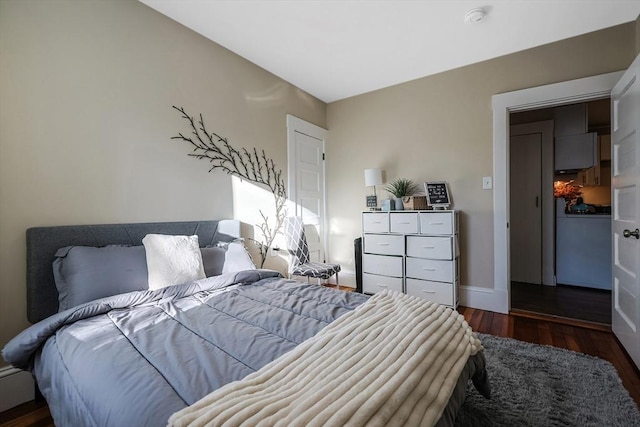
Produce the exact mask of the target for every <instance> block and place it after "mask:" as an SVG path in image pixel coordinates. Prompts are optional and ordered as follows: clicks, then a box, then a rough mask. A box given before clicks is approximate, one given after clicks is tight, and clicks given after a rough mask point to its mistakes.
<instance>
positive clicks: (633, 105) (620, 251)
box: [611, 55, 640, 368]
mask: <svg viewBox="0 0 640 427" xmlns="http://www.w3.org/2000/svg"><path fill="white" fill-rule="evenodd" d="M611 131H612V135H611V162H612V165H611V174H612V181H611V202H612V206H611V209H612V216H611V221H612V222H611V234H612V236H611V239H612V250H613V252H612V260H613V268H612V284H613V289H612V298H611V299H612V316H613V319H612V329H613V332H614V334H615V335H616V336H617V337H618V339H619V340H620V342H621V343H622V345H623V346H624V348H625V349H626V350H627V352H628V353H629V355H630V356H631V358H632V359H633V361H634V362H635V364H636V366H638V367H639V368H640V239H639V237H640V236H638V233H639V232H638V229H639V228H640V55H639V56H638V57H636V59H635V61H633V64H631V67H629V69H628V70H627V71H626V72H625V73H624V75H623V76H622V78H621V79H620V81H619V82H618V83H617V84H616V85H615V87H614V88H613V91H612V92H611Z"/></svg>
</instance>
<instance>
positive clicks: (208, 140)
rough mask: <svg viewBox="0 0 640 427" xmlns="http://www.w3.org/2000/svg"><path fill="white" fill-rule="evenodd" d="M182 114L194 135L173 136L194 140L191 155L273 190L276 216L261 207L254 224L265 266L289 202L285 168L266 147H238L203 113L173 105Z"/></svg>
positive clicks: (262, 263)
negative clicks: (208, 122) (206, 120)
mask: <svg viewBox="0 0 640 427" xmlns="http://www.w3.org/2000/svg"><path fill="white" fill-rule="evenodd" d="M173 108H174V109H175V110H177V111H178V112H180V114H182V118H184V119H186V120H187V121H188V122H189V126H190V127H191V135H189V136H185V135H183V134H182V133H178V135H177V136H173V137H171V139H178V140H181V141H185V142H188V143H189V144H191V147H192V149H193V152H191V153H189V154H188V155H189V156H191V157H195V158H197V159H201V160H208V161H209V165H210V166H211V167H210V168H209V172H212V171H214V170H216V169H220V170H222V171H224V172H226V173H227V174H229V175H233V176H237V177H238V178H241V179H245V180H247V181H250V182H253V183H256V184H259V185H262V186H266V187H267V188H268V189H269V190H270V191H271V193H272V194H273V199H274V205H275V218H274V219H273V221H271V220H270V219H269V217H268V215H266V214H265V213H264V212H263V211H262V210H261V209H259V210H258V212H259V213H260V217H261V218H262V223H260V224H255V226H256V227H257V228H258V229H259V230H260V233H261V234H262V240H261V241H260V240H257V239H251V240H252V241H253V242H254V243H255V244H256V246H257V247H258V250H259V251H260V257H261V260H260V267H261V268H262V267H263V266H264V262H265V260H266V259H267V255H268V253H269V249H270V248H271V246H272V245H273V241H274V240H275V238H276V236H277V233H278V230H280V228H281V227H282V224H283V223H284V219H285V217H286V215H287V212H286V202H287V190H286V188H285V185H284V180H283V178H282V170H281V169H279V168H277V167H276V165H275V163H274V161H273V159H270V158H268V157H267V155H266V153H265V152H264V150H260V152H258V150H257V149H256V148H254V149H253V150H252V151H249V150H247V149H246V148H241V149H236V148H234V147H233V146H232V145H231V144H229V141H228V140H227V138H225V137H222V136H220V135H218V134H217V133H215V132H210V131H208V130H207V128H206V126H205V124H204V119H203V118H202V114H200V119H199V120H198V121H197V122H196V121H195V119H194V118H193V117H191V116H190V115H189V114H187V112H186V111H185V110H184V108H182V107H176V106H175V105H174V106H173Z"/></svg>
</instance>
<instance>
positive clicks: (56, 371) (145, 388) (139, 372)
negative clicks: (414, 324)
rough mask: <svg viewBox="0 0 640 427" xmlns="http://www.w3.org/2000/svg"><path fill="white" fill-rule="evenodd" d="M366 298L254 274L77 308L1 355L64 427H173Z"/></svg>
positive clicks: (470, 370)
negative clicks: (179, 415) (32, 382)
mask: <svg viewBox="0 0 640 427" xmlns="http://www.w3.org/2000/svg"><path fill="white" fill-rule="evenodd" d="M366 299H367V297H366V296H364V295H361V294H358V293H347V292H338V291H334V290H330V289H326V288H322V287H319V286H315V285H306V284H301V283H299V282H294V281H290V280H286V279H283V278H282V276H280V274H279V273H277V272H274V271H269V270H249V271H244V272H240V273H237V274H226V275H221V276H216V277H211V278H208V279H203V280H200V281H197V282H192V283H186V284H182V285H176V286H171V287H167V288H164V289H160V290H157V291H140V292H131V293H128V294H122V295H118V296H114V297H109V298H103V299H101V300H96V301H93V302H90V303H87V304H83V305H81V306H78V307H74V308H71V309H69V310H66V311H63V312H60V313H57V314H55V315H53V316H51V317H49V318H47V319H45V320H43V321H41V322H39V323H37V324H35V325H33V326H31V327H30V328H28V329H27V330H25V331H24V332H22V333H21V334H20V335H18V336H17V337H16V338H14V339H13V340H12V341H10V342H9V343H8V344H7V346H6V347H5V348H4V349H3V351H2V355H3V357H4V358H5V360H6V361H7V362H9V363H11V364H13V365H14V366H17V367H19V368H22V369H28V370H31V371H32V372H33V373H34V375H35V377H36V379H37V382H38V386H39V388H40V390H41V391H42V393H43V395H44V396H45V397H46V399H47V402H48V403H49V407H50V410H51V414H52V416H53V418H54V421H55V423H56V425H59V426H116V427H119V426H122V427H125V426H165V425H166V423H167V419H168V417H169V416H170V415H171V414H173V413H174V412H176V411H178V410H180V409H183V408H185V407H186V406H188V405H191V404H193V403H194V402H196V401H197V400H199V399H200V398H202V397H203V396H205V395H207V394H208V393H210V392H211V391H213V390H215V389H217V388H219V387H221V386H222V385H224V384H227V383H229V382H231V381H235V380H239V379H242V378H244V377H245V376H246V375H248V374H250V373H252V372H254V371H256V370H258V369H260V368H261V367H262V366H264V365H265V364H267V363H269V362H270V361H272V360H274V359H276V358H277V357H279V356H280V355H282V354H284V353H285V352H287V351H289V350H291V349H292V348H294V347H295V346H296V345H298V344H299V343H301V342H302V341H304V340H306V339H308V338H310V337H312V336H313V335H315V334H316V333H317V332H319V331H320V330H321V329H322V328H323V327H325V326H326V325H328V324H329V323H330V322H332V321H333V320H334V319H336V318H338V317H339V316H341V315H342V314H344V313H346V312H348V311H350V310H353V309H354V308H355V307H357V306H358V305H360V304H362V303H363V302H364V301H366ZM480 362H481V363H480ZM476 365H477V366H476ZM479 372H484V358H483V357H482V358H481V359H477V360H475V359H474V360H470V363H468V366H467V367H466V368H465V372H464V375H463V376H464V378H462V377H461V379H460V380H459V384H458V387H457V388H456V390H457V392H456V393H454V396H453V397H452V401H455V403H456V404H455V405H452V408H448V410H447V411H445V414H444V416H443V420H441V421H444V419H447V421H448V422H445V423H444V424H449V423H451V422H452V418H453V416H454V414H455V410H456V409H457V407H458V406H459V405H460V404H461V402H462V400H463V398H464V397H463V396H464V388H465V385H466V383H467V380H468V379H469V378H470V377H471V376H473V375H477V374H478V373H479ZM460 394H462V395H460Z"/></svg>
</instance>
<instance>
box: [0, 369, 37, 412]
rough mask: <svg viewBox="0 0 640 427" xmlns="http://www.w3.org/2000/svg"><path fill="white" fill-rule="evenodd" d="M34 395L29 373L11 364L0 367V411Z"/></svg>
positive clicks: (31, 398) (29, 399)
mask: <svg viewBox="0 0 640 427" xmlns="http://www.w3.org/2000/svg"><path fill="white" fill-rule="evenodd" d="M34 397H35V387H34V384H33V378H32V377H31V374H30V373H29V372H26V371H22V370H20V369H18V368H14V367H13V366H7V367H4V368H0V412H3V411H6V410H7V409H11V408H13V407H14V406H18V405H20V404H21V403H25V402H29V401H31V400H33V399H34Z"/></svg>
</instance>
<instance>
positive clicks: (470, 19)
mask: <svg viewBox="0 0 640 427" xmlns="http://www.w3.org/2000/svg"><path fill="white" fill-rule="evenodd" d="M485 15H486V13H485V11H484V9H482V8H481V7H476V8H475V9H471V10H468V11H467V13H465V14H464V22H466V23H467V24H477V23H478V22H480V21H482V20H483V19H484V17H485Z"/></svg>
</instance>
